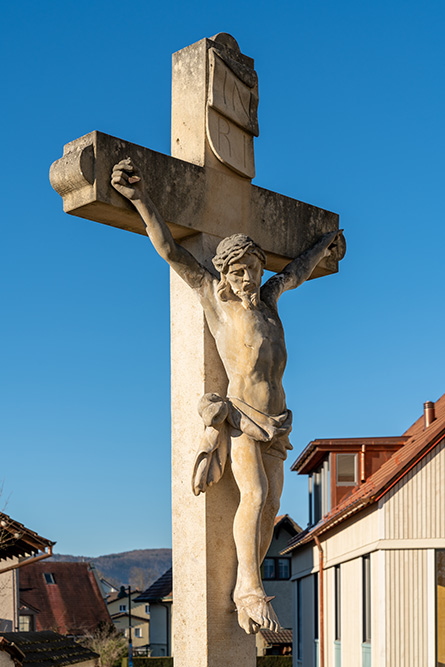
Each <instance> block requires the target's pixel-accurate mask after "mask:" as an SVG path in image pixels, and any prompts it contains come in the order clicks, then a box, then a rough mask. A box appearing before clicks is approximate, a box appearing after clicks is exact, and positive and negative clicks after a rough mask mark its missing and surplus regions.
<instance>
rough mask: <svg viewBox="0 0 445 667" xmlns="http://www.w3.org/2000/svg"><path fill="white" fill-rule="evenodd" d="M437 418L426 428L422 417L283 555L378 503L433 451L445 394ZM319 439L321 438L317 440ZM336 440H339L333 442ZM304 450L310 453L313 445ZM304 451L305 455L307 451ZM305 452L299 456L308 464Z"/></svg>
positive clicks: (441, 431) (443, 429)
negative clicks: (387, 455)
mask: <svg viewBox="0 0 445 667" xmlns="http://www.w3.org/2000/svg"><path fill="white" fill-rule="evenodd" d="M434 413H435V418H434V420H433V421H431V423H430V424H429V425H428V426H427V427H425V426H424V423H425V415H424V414H423V415H422V416H420V417H419V418H418V419H417V420H416V421H415V422H414V424H412V425H411V426H410V427H409V428H408V429H407V430H406V431H405V433H404V434H403V436H402V438H403V439H404V440H403V444H402V446H401V447H398V448H397V451H395V452H394V453H393V454H392V456H391V457H390V458H389V459H388V460H387V461H386V462H385V463H383V465H382V466H381V467H380V468H378V470H376V471H375V472H374V473H373V474H372V475H371V476H370V477H368V478H367V479H366V480H365V481H364V482H362V483H360V484H358V485H356V486H355V487H354V488H353V489H352V490H351V492H350V493H348V495H346V496H345V497H344V498H343V499H342V500H341V501H340V502H339V503H338V504H337V505H336V506H335V507H333V508H332V509H331V510H330V511H329V512H328V513H327V514H325V515H324V516H323V517H322V519H321V520H320V521H319V522H318V523H317V524H316V525H315V526H309V527H308V528H306V529H305V530H304V531H302V532H301V533H299V534H298V535H296V536H295V537H293V538H292V539H291V540H290V542H289V544H288V546H287V548H286V549H284V550H283V552H282V553H283V554H285V553H289V552H291V551H293V550H294V549H296V548H298V547H300V546H301V545H303V544H306V543H308V542H310V541H311V540H312V539H314V538H315V536H319V535H321V534H322V533H325V532H326V531H328V530H330V529H331V528H333V527H334V526H336V525H338V524H339V523H340V522H342V521H345V520H346V519H348V518H349V517H350V516H352V515H353V514H355V513H356V512H359V511H361V510H362V509H364V508H365V507H368V506H369V505H371V504H373V503H375V502H377V501H378V500H379V499H380V498H381V497H382V496H383V495H384V494H385V493H386V492H387V491H389V490H390V488H391V487H392V486H394V485H395V484H396V483H397V482H398V481H399V480H400V479H402V478H403V477H404V475H406V473H407V472H408V471H409V470H411V469H412V468H413V467H414V466H415V465H416V464H417V463H418V462H419V461H420V460H421V459H422V458H423V457H424V456H425V455H426V454H428V452H429V451H431V450H432V449H433V448H434V447H435V446H436V445H437V444H438V443H439V442H440V441H441V440H442V439H443V438H444V437H445V394H443V396H441V398H440V399H439V400H438V401H437V402H436V403H435V404H434ZM313 442H317V441H313ZM325 442H328V441H325ZM333 442H335V441H333ZM312 444H313V443H309V445H308V447H306V449H305V450H304V452H306V451H307V450H308V449H309V448H310V445H312ZM304 452H303V454H304ZM303 454H302V455H301V456H300V457H299V458H298V459H297V461H296V462H295V464H294V465H296V464H297V462H298V461H300V462H301V466H303V464H304V458H302V457H303Z"/></svg>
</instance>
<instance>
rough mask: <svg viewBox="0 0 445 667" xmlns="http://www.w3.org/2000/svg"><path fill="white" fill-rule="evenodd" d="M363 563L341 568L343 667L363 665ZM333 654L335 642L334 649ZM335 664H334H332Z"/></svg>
mask: <svg viewBox="0 0 445 667" xmlns="http://www.w3.org/2000/svg"><path fill="white" fill-rule="evenodd" d="M361 581H362V561H361V558H355V559H354V560H350V561H347V562H346V563H343V565H342V566H341V585H342V639H341V653H342V656H341V657H342V661H341V665H342V667H359V666H360V665H361V664H362V652H361V638H362V587H361ZM330 652H331V653H333V642H332V649H331V651H330ZM332 664H333V663H332Z"/></svg>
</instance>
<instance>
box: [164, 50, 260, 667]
mask: <svg viewBox="0 0 445 667" xmlns="http://www.w3.org/2000/svg"><path fill="white" fill-rule="evenodd" d="M215 46H217V47H218V51H219V52H221V51H222V53H223V54H224V55H226V56H229V54H231V55H232V56H236V57H237V58H238V60H239V62H240V63H241V61H242V58H241V55H240V54H239V55H238V54H237V53H236V51H235V53H232V51H231V49H230V48H229V49H226V48H224V44H221V42H220V43H219V44H218V43H217V44H215V43H214V42H212V41H211V40H208V39H204V40H202V41H200V42H198V43H197V44H193V45H192V46H189V47H187V48H185V49H183V50H182V51H179V52H178V53H176V54H174V56H173V88H172V155H173V156H174V157H177V158H181V159H183V160H187V161H190V162H194V163H195V164H198V165H201V166H204V167H205V169H206V176H207V178H209V179H211V182H212V185H211V187H210V189H209V191H210V192H211V191H212V190H213V189H214V190H215V191H217V189H218V182H219V181H220V180H221V179H222V178H229V179H230V180H231V181H232V182H231V187H230V190H231V200H230V201H228V202H227V206H231V205H236V206H238V208H239V231H242V228H243V220H244V221H245V220H248V219H249V215H248V210H247V209H248V207H249V205H250V188H251V184H250V178H251V177H252V176H253V135H252V133H251V132H248V131H246V130H244V129H243V128H242V127H240V126H239V125H237V124H236V123H235V122H234V121H233V120H232V119H231V118H228V117H226V116H224V115H223V114H221V113H220V112H219V111H218V110H217V109H214V108H212V107H210V105H209V96H208V90H209V80H210V77H211V76H212V75H213V76H214V75H215V73H214V71H213V72H212V71H210V68H211V67H215V58H217V59H219V58H220V56H219V55H218V54H217V53H216V52H215V50H214V47H215ZM247 60H250V59H247ZM218 65H221V63H220V62H218V61H217V64H216V66H218ZM217 74H218V73H217ZM224 74H226V76H227V70H226V71H225V72H223V74H222V76H224ZM229 74H230V72H229ZM235 85H236V80H235V82H233V81H232V82H231V88H228V87H227V81H226V91H225V93H226V100H227V99H228V100H229V102H230V105H231V107H234V108H232V111H233V112H234V113H235V114H236V112H237V110H238V111H239V112H240V113H244V109H243V107H242V104H241V102H240V100H239V99H238V92H237V90H235V89H234V88H235ZM223 92H224V91H223ZM246 92H248V91H243V90H242V91H241V94H243V93H246ZM232 96H235V99H234V100H233V97H232ZM246 97H248V96H247V95H246ZM220 102H222V104H221V106H223V104H224V99H222V100H221V101H220ZM232 102H234V104H233V103H232ZM249 103H250V102H249ZM254 103H255V102H254ZM240 107H241V109H240ZM223 110H224V109H223ZM255 111H256V107H255ZM209 116H210V118H209ZM245 118H246V114H245V113H244V118H243V119H242V121H245ZM212 130H213V131H214V134H213V140H214V142H215V144H216V150H218V147H219V146H221V150H222V154H221V155H220V156H219V157H217V156H216V155H215V152H214V151H213V150H212V146H211V144H210V141H209V137H211V136H212V135H211V132H212ZM218 133H220V134H218ZM223 160H224V161H223ZM227 160H228V161H229V163H228V162H227ZM230 161H231V162H232V163H233V164H231V163H230ZM242 170H245V172H246V173H245V174H244V175H241V172H242ZM215 194H216V192H215ZM224 235H225V234H224V231H222V233H221V236H224ZM218 241H219V239H218V238H217V237H215V236H211V235H210V234H199V235H197V236H195V237H192V238H190V239H185V241H183V245H185V246H186V247H187V248H188V249H189V250H190V251H191V252H192V253H193V254H194V255H195V257H197V259H199V260H200V261H201V262H202V263H206V262H207V261H208V260H209V258H210V257H212V256H213V254H214V250H215V247H216V244H217V242H218ZM170 280H171V293H170V294H171V297H170V298H171V350H172V358H171V367H172V515H173V600H174V619H173V631H174V635H173V653H174V660H175V667H190V666H191V665H193V667H233V666H234V665H243V667H254V666H255V665H256V651H255V639H254V637H253V636H249V635H246V634H245V632H244V631H242V630H241V629H240V627H239V625H238V622H237V615H236V614H235V613H233V610H234V605H233V603H231V597H230V595H231V592H232V590H233V588H234V585H235V574H236V553H235V544H234V540H233V519H234V515H235V512H236V508H237V505H238V500H239V493H238V489H237V488H236V485H235V483H234V480H233V477H232V474H231V471H230V466H228V467H227V469H226V472H225V474H224V476H223V478H222V479H221V480H220V482H218V484H217V485H215V486H214V487H212V488H210V489H209V490H208V491H207V493H205V494H202V495H201V496H199V497H198V498H197V497H195V496H194V495H193V494H192V491H191V478H190V473H191V471H192V468H193V461H194V456H195V453H196V448H197V445H198V443H199V441H200V439H201V437H202V431H203V426H202V420H201V419H200V417H199V415H198V413H197V403H198V400H199V398H200V397H201V396H202V395H203V394H204V393H206V392H216V393H219V394H220V395H223V396H224V395H225V390H226V385H227V379H226V374H225V371H224V368H223V366H222V363H221V360H220V358H219V356H218V353H217V351H216V348H215V343H214V340H213V338H212V336H211V334H210V332H209V330H208V328H207V325H206V322H205V319H204V314H203V311H202V308H201V306H200V304H199V302H198V300H197V298H196V296H195V295H194V294H193V293H192V291H191V290H190V288H189V287H188V286H187V285H185V283H183V281H182V280H180V279H179V278H178V277H177V276H176V274H175V273H174V272H171V276H170Z"/></svg>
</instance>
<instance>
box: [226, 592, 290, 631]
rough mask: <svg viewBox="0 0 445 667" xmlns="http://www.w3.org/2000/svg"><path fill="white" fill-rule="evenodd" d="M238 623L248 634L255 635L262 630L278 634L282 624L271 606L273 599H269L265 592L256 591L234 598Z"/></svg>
mask: <svg viewBox="0 0 445 667" xmlns="http://www.w3.org/2000/svg"><path fill="white" fill-rule="evenodd" d="M234 600H235V604H236V611H237V612H238V623H239V624H240V626H241V627H242V628H243V630H245V631H246V632H247V634H249V635H251V634H255V633H256V632H258V630H259V629H260V628H264V629H265V630H272V631H273V632H277V631H278V630H280V629H281V626H280V622H279V620H278V617H277V615H276V613H275V612H274V610H273V607H272V605H271V604H270V602H271V600H273V597H267V596H266V595H265V594H264V591H261V590H260V591H255V592H254V593H249V594H247V595H242V596H236V597H235V596H234Z"/></svg>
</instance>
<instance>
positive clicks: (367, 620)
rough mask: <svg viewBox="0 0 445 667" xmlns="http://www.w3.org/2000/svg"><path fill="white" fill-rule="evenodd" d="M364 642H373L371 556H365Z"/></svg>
mask: <svg viewBox="0 0 445 667" xmlns="http://www.w3.org/2000/svg"><path fill="white" fill-rule="evenodd" d="M362 570H363V643H364V644H370V643H371V557H370V556H369V555H368V556H363V558H362Z"/></svg>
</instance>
